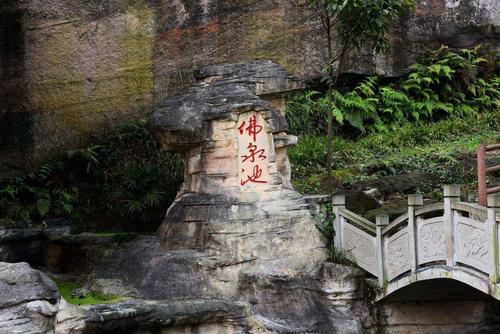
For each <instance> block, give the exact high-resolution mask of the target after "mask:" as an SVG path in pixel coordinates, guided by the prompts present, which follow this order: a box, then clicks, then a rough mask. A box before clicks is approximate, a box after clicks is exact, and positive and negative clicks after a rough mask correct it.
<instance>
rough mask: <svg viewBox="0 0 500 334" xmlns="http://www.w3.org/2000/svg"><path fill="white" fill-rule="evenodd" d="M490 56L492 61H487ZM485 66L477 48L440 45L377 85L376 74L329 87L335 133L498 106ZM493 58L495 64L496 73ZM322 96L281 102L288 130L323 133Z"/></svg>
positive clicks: (497, 81)
mask: <svg viewBox="0 0 500 334" xmlns="http://www.w3.org/2000/svg"><path fill="white" fill-rule="evenodd" d="M491 61H494V60H490V62H491ZM489 66H490V64H489V62H488V61H487V59H486V58H484V57H483V56H482V55H481V52H480V48H479V47H477V48H474V49H472V50H467V49H465V50H460V51H458V52H452V51H450V50H449V49H448V48H447V47H444V46H443V47H441V48H439V49H438V50H436V51H434V52H432V53H430V54H429V55H428V56H427V57H424V58H422V59H420V61H419V62H418V63H416V64H415V65H413V66H412V67H411V69H410V73H409V74H408V75H406V76H405V77H404V78H402V79H401V80H398V81H396V82H394V83H391V84H388V85H380V84H379V82H378V81H379V80H378V79H377V78H376V77H369V78H367V79H365V80H363V81H362V82H360V83H358V84H357V85H356V86H355V87H354V89H352V90H349V91H346V92H339V91H333V92H332V101H333V108H332V114H333V117H334V120H335V121H336V123H335V132H336V133H337V134H340V135H345V134H348V135H350V136H351V137H355V136H359V135H362V134H363V133H365V132H388V131H389V130H390V126H391V125H393V126H394V125H404V124H405V123H408V122H434V121H437V120H440V119H443V118H445V117H449V116H457V117H465V116H470V115H477V114H479V113H485V112H489V111H495V110H498V109H499V108H500V77H499V76H498V73H496V74H495V73H494V74H493V76H492V78H491V79H489V80H487V79H486V77H487V76H490V74H489V73H486V70H485V69H486V68H488V67H489ZM498 67H499V66H498V63H497V64H496V69H497V72H498ZM327 100H328V98H327V96H324V95H323V94H321V93H319V92H316V91H307V92H305V93H302V94H297V95H294V96H292V97H291V99H290V101H289V103H288V105H287V117H288V121H289V125H290V130H291V131H290V132H292V133H294V134H308V135H324V134H326V131H325V129H326V120H327V113H328V112H327V110H328V108H327V105H328V103H327Z"/></svg>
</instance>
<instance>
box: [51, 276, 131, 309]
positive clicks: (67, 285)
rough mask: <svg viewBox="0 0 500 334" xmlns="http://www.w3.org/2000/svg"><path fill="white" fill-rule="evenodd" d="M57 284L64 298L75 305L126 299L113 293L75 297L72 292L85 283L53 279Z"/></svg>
mask: <svg viewBox="0 0 500 334" xmlns="http://www.w3.org/2000/svg"><path fill="white" fill-rule="evenodd" d="M53 280H54V282H55V283H56V285H57V289H58V290H59V293H60V294H61V296H62V297H64V299H65V300H66V301H67V302H68V303H70V304H73V305H94V304H112V303H117V302H120V301H122V300H124V299H125V298H124V297H121V296H116V295H113V294H102V293H93V292H91V293H88V294H87V295H86V296H85V297H83V298H80V297H73V296H71V292H72V291H73V290H75V289H79V288H81V287H82V286H83V284H81V283H78V282H73V281H65V280H60V279H53Z"/></svg>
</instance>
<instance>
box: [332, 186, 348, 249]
mask: <svg viewBox="0 0 500 334" xmlns="http://www.w3.org/2000/svg"><path fill="white" fill-rule="evenodd" d="M332 209H333V213H334V214H335V220H334V221H333V230H334V231H335V238H334V240H333V242H334V243H335V247H337V248H339V249H342V248H343V244H342V220H343V218H342V217H341V216H340V209H345V195H344V194H339V195H334V196H333V197H332Z"/></svg>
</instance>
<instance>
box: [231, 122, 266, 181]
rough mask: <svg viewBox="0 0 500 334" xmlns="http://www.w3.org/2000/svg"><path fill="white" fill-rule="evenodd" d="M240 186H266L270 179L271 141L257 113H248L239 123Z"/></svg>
mask: <svg viewBox="0 0 500 334" xmlns="http://www.w3.org/2000/svg"><path fill="white" fill-rule="evenodd" d="M237 126H238V129H237V131H238V144H239V145H238V147H239V148H238V152H239V154H238V155H239V168H240V173H239V174H240V186H242V187H251V186H252V185H253V186H255V185H262V184H266V183H267V182H268V179H269V172H268V163H269V161H268V156H269V140H268V135H267V133H266V132H265V130H264V120H263V119H262V116H260V115H259V114H257V113H246V114H242V115H241V116H240V120H239V121H238V124H237Z"/></svg>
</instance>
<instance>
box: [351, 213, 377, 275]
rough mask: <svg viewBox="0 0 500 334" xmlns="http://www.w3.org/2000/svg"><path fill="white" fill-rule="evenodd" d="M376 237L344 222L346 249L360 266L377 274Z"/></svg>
mask: <svg viewBox="0 0 500 334" xmlns="http://www.w3.org/2000/svg"><path fill="white" fill-rule="evenodd" d="M375 241H376V240H375V237H373V236H371V235H369V234H368V233H366V232H364V231H362V230H360V229H358V228H356V227H355V226H352V225H351V224H349V223H347V222H344V223H343V243H344V247H343V249H344V251H346V252H347V253H348V256H349V257H352V260H353V261H355V262H356V264H357V265H358V266H360V267H361V268H363V269H365V270H366V271H368V272H369V273H371V274H373V275H375V276H377V272H378V270H377V251H376V248H375V247H376V246H375Z"/></svg>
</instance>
